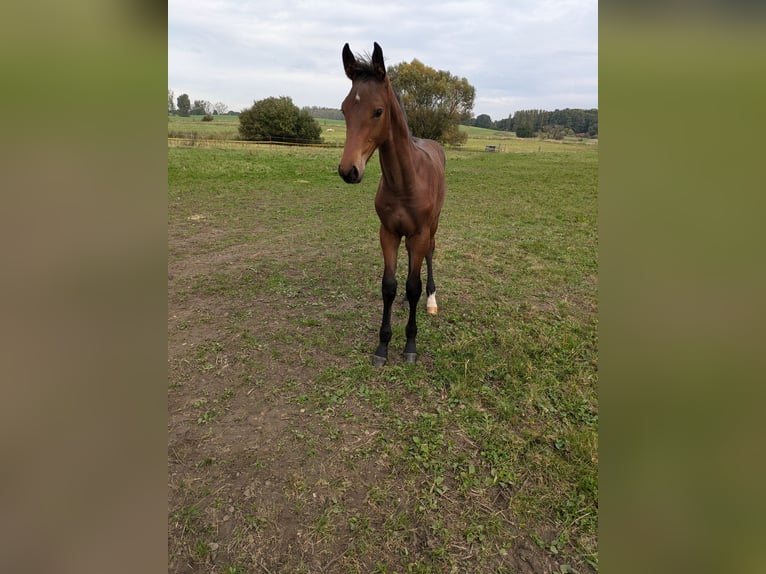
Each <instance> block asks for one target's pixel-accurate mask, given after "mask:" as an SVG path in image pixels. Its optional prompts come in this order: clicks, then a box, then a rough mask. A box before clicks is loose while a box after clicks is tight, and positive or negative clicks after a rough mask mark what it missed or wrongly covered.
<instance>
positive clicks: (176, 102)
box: [168, 89, 237, 117]
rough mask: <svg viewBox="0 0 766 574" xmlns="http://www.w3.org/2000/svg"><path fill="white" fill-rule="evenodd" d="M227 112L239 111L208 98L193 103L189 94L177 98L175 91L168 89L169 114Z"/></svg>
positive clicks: (215, 113) (206, 114)
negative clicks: (212, 101)
mask: <svg viewBox="0 0 766 574" xmlns="http://www.w3.org/2000/svg"><path fill="white" fill-rule="evenodd" d="M226 113H229V114H236V113H237V112H230V111H229V107H228V106H227V105H226V104H224V103H223V102H216V103H214V104H212V103H210V102H208V101H207V100H194V103H192V101H191V99H190V98H189V94H181V95H180V96H178V97H177V98H176V97H175V92H173V90H171V89H168V115H178V116H182V117H188V116H212V115H224V114H226Z"/></svg>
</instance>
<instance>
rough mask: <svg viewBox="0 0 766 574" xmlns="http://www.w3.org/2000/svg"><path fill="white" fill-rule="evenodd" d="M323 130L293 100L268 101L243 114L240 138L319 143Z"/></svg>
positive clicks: (272, 99) (281, 98) (254, 103)
mask: <svg viewBox="0 0 766 574" xmlns="http://www.w3.org/2000/svg"><path fill="white" fill-rule="evenodd" d="M321 133H322V128H321V127H320V125H319V123H317V121H316V120H315V119H314V118H312V117H311V116H310V115H309V113H308V112H307V111H305V110H299V109H298V106H296V105H295V104H293V100H292V98H289V97H287V96H282V97H279V98H274V97H271V98H266V99H263V100H260V101H257V102H253V105H252V107H250V108H247V109H244V110H242V112H241V113H240V114H239V135H240V137H241V138H242V139H244V140H251V141H259V140H261V141H262V140H271V141H282V142H298V143H319V142H321V138H320V134H321Z"/></svg>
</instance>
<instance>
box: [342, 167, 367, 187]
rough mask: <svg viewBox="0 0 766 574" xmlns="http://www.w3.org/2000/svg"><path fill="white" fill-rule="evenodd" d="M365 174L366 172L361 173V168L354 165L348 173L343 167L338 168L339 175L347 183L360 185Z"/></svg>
mask: <svg viewBox="0 0 766 574" xmlns="http://www.w3.org/2000/svg"><path fill="white" fill-rule="evenodd" d="M363 173H364V172H360V171H359V168H357V167H356V166H355V165H352V166H351V168H350V169H349V170H348V171H344V170H343V166H342V165H339V166H338V175H340V177H341V178H342V179H343V181H345V182H346V183H359V182H360V181H362V175H363Z"/></svg>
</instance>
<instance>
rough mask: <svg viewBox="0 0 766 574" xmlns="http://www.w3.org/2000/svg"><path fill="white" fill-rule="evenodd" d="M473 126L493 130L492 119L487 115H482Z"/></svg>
mask: <svg viewBox="0 0 766 574" xmlns="http://www.w3.org/2000/svg"><path fill="white" fill-rule="evenodd" d="M473 125H474V126H475V127H477V128H486V129H492V118H491V117H489V116H488V115H487V114H481V115H479V116H477V117H476V120H475V121H474V122H473Z"/></svg>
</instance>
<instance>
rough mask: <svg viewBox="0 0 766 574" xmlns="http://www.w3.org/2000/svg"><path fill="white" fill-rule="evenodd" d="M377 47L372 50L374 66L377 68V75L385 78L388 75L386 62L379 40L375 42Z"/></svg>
mask: <svg viewBox="0 0 766 574" xmlns="http://www.w3.org/2000/svg"><path fill="white" fill-rule="evenodd" d="M373 44H374V45H375V48H374V49H373V50H372V67H373V69H374V70H375V77H377V78H378V80H383V78H385V77H386V64H385V63H384V62H383V50H381V49H380V46H379V45H378V43H377V42H373Z"/></svg>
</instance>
